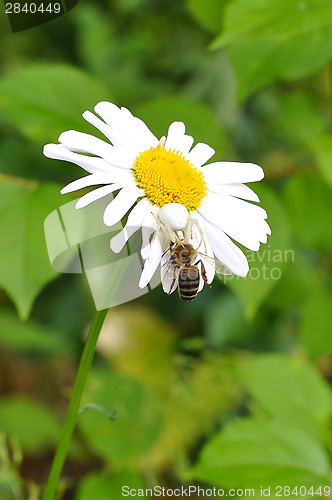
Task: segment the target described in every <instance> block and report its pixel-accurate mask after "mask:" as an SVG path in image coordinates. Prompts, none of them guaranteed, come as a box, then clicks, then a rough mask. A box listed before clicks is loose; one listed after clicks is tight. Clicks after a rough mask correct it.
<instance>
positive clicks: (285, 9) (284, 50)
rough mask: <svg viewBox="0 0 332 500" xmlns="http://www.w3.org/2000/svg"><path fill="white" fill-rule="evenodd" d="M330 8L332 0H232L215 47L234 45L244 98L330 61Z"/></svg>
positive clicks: (234, 62)
mask: <svg viewBox="0 0 332 500" xmlns="http://www.w3.org/2000/svg"><path fill="white" fill-rule="evenodd" d="M331 14H332V6H331V2H330V0H305V1H303V2H299V1H298V0H269V1H266V0H256V1H255V2H252V1H251V0H234V1H233V2H231V3H230V4H229V6H228V8H227V9H226V13H225V23H224V31H223V32H222V34H221V35H220V36H219V37H218V38H217V40H216V41H215V43H214V47H224V46H226V45H227V46H228V47H229V51H228V52H229V58H230V62H231V64H232V65H233V68H234V71H235V74H236V76H237V80H238V94H239V98H240V99H244V98H245V97H247V96H248V95H250V94H251V93H252V92H253V91H255V90H257V89H259V88H261V87H263V86H265V85H269V84H271V83H273V82H275V81H276V80H278V79H284V80H294V79H297V78H302V77H304V76H306V75H309V74H312V73H314V72H315V71H317V70H319V69H320V68H321V67H322V66H323V65H324V64H326V63H327V62H328V61H329V59H330V58H331V57H332V30H331V27H332V23H331Z"/></svg>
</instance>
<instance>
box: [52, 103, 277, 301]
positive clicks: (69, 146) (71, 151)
mask: <svg viewBox="0 0 332 500" xmlns="http://www.w3.org/2000/svg"><path fill="white" fill-rule="evenodd" d="M95 111H96V113H97V114H98V115H99V116H100V118H99V117H97V116H96V115H94V114H93V113H91V112H90V111H86V112H85V113H83V117H84V118H85V120H87V121H88V122H89V123H91V124H92V125H94V126H95V127H96V128H97V129H99V130H100V131H101V132H102V133H103V134H104V136H105V137H106V139H108V141H107V142H106V141H103V140H101V139H98V138H96V137H94V136H92V135H89V134H84V133H81V132H77V131H74V130H70V131H67V132H64V133H62V134H61V135H60V137H59V144H48V145H46V146H45V147H44V154H45V155H46V156H48V157H49V158H55V159H61V160H66V161H69V162H72V163H75V164H77V165H79V166H81V167H82V168H83V169H84V170H86V171H87V172H88V173H89V175H87V176H84V177H82V178H80V179H78V180H75V181H73V182H71V183H70V184H68V185H67V186H66V187H64V188H63V189H62V191H61V192H62V193H63V194H64V193H69V192H73V191H76V190H79V189H82V188H86V187H89V186H101V187H97V188H96V189H94V190H92V191H90V192H89V193H87V194H85V195H83V196H82V197H81V198H80V199H79V200H78V202H77V204H76V207H77V208H83V207H85V206H87V205H89V204H90V203H92V202H94V201H95V200H98V199H100V198H102V197H104V196H106V195H108V194H110V193H114V192H116V191H117V194H116V196H115V198H114V200H112V201H111V202H110V203H109V205H108V206H107V207H106V209H105V212H104V223H105V224H106V225H108V226H113V225H114V224H116V223H117V222H119V221H120V220H121V219H122V218H123V216H124V215H125V214H126V213H127V212H129V216H128V219H127V223H126V225H125V227H124V228H123V229H122V231H120V232H119V233H118V234H117V235H116V236H115V237H113V238H112V240H111V248H112V250H113V251H115V252H119V251H121V249H122V248H123V247H124V245H125V243H126V242H127V240H128V239H129V238H130V236H131V235H132V234H133V233H134V232H135V230H137V229H139V228H142V240H143V244H142V250H141V253H142V257H143V259H144V260H145V265H144V269H143V272H142V275H141V280H140V283H139V286H140V287H142V288H143V287H144V286H146V285H147V283H149V281H150V280H151V278H152V276H153V274H154V273H155V271H156V269H157V267H158V265H159V264H160V263H162V269H163V268H164V265H165V264H166V261H167V259H169V260H171V261H172V262H173V264H174V266H175V267H177V268H179V264H176V262H175V260H176V258H178V257H179V256H178V254H176V252H174V246H175V245H176V244H177V245H178V244H182V245H183V244H184V243H189V245H191V246H192V247H193V249H194V250H195V251H196V258H195V259H194V260H193V262H192V263H193V264H194V265H196V264H197V265H199V266H200V283H199V287H200V288H202V286H203V285H204V281H205V282H206V283H211V281H212V280H213V277H214V273H215V270H216V268H215V265H214V264H211V262H214V259H215V258H216V259H217V260H218V261H219V263H220V265H223V266H224V269H225V270H226V271H225V272H232V273H234V274H237V275H239V276H243V277H244V276H246V274H247V273H248V269H249V268H248V261H247V259H246V257H245V255H244V253H243V252H242V251H241V250H240V249H239V248H238V247H237V246H236V245H235V243H234V242H233V241H232V240H235V241H237V242H238V243H240V244H242V245H244V246H245V247H247V248H249V249H250V250H258V249H259V246H260V243H266V241H267V235H268V234H271V230H270V227H269V225H268V224H267V222H266V220H265V219H266V218H267V214H266V212H265V210H264V209H263V208H261V207H259V206H258V205H256V204H253V203H248V201H249V202H251V201H253V202H259V198H258V196H257V195H256V194H255V193H254V191H252V189H250V188H249V187H248V186H246V185H245V183H247V182H255V181H259V180H261V179H262V178H263V177H264V173H263V170H262V168H261V167H259V166H258V165H255V164H252V163H237V162H214V163H210V164H206V162H207V161H208V160H209V159H210V158H211V157H212V156H213V155H214V150H213V149H212V148H211V147H210V146H208V145H207V144H203V143H197V144H196V145H195V146H194V147H192V145H193V142H194V141H193V138H192V137H191V136H189V135H186V134H185V125H184V124H183V123H182V122H173V123H172V124H171V125H170V126H169V129H168V133H167V136H166V137H162V138H161V139H160V140H158V138H157V137H155V135H154V134H153V133H152V132H151V131H150V130H149V129H148V127H147V126H146V125H145V123H144V122H143V121H142V120H140V119H139V118H136V117H135V116H133V115H132V114H131V113H130V111H128V110H127V109H126V108H118V107H117V106H116V105H114V104H112V103H109V102H100V103H99V104H97V106H96V107H95ZM84 153H87V154H84ZM231 238H232V239H231ZM174 255H176V256H177V257H174ZM179 258H180V257H179ZM217 272H218V269H217ZM162 273H163V271H162ZM164 277H165V281H164V283H163V286H164V289H165V291H167V292H168V293H171V292H172V291H173V289H175V288H176V286H177V281H178V273H176V277H175V279H171V277H170V276H167V277H166V273H165V271H164Z"/></svg>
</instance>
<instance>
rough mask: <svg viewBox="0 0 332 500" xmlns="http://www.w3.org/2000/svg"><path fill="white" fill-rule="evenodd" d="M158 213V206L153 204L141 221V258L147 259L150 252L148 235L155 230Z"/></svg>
mask: <svg viewBox="0 0 332 500" xmlns="http://www.w3.org/2000/svg"><path fill="white" fill-rule="evenodd" d="M158 213H159V207H157V206H156V205H153V206H152V207H151V208H150V210H148V211H147V213H146V215H145V217H144V219H143V223H142V248H141V255H142V259H144V260H145V259H147V258H148V256H149V253H150V236H151V234H152V233H153V232H154V231H156V230H157V228H158V222H157V216H158Z"/></svg>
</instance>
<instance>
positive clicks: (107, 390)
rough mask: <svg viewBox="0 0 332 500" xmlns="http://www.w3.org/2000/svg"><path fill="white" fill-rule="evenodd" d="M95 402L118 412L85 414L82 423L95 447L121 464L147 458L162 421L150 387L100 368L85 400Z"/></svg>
mask: <svg viewBox="0 0 332 500" xmlns="http://www.w3.org/2000/svg"><path fill="white" fill-rule="evenodd" d="M91 402H93V403H94V404H97V405H101V406H104V407H105V408H106V409H107V410H109V411H111V412H115V420H110V419H108V418H107V417H106V416H105V413H104V412H100V411H95V410H92V409H91V410H86V411H84V412H83V413H82V414H81V416H80V419H79V426H80V428H81V430H82V432H83V433H84V435H85V439H86V440H87V442H88V443H89V445H90V446H91V449H92V450H93V451H94V452H95V453H96V454H97V455H98V456H101V457H103V458H104V459H106V460H112V459H114V460H116V463H117V464H120V463H127V462H130V461H131V460H133V459H139V458H141V457H144V456H145V455H146V453H147V452H148V450H149V449H150V448H151V446H152V445H153V443H154V442H155V440H156V439H157V437H158V436H159V432H160V430H161V422H162V421H161V414H160V411H159V406H158V404H157V402H156V401H155V399H154V398H153V397H152V395H151V394H150V393H149V392H148V391H147V389H145V388H144V387H143V386H142V385H141V384H139V383H138V382H136V381H134V380H131V379H129V378H125V377H123V376H121V375H118V374H115V373H109V371H100V372H98V373H95V374H94V376H93V377H92V378H91V383H90V387H89V388H88V389H87V391H86V395H85V403H91ZM83 407H84V406H83Z"/></svg>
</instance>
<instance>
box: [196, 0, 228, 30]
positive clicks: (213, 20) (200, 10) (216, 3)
mask: <svg viewBox="0 0 332 500" xmlns="http://www.w3.org/2000/svg"><path fill="white" fill-rule="evenodd" d="M228 1H229V0H204V2H202V0H187V8H188V10H189V12H190V14H191V15H192V16H193V18H194V19H195V20H196V21H197V22H198V23H199V24H200V25H201V26H202V27H203V28H205V29H206V30H207V31H209V32H210V33H213V34H216V33H218V31H219V30H220V28H221V18H222V13H223V10H224V8H225V5H226V4H227V2H228Z"/></svg>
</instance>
